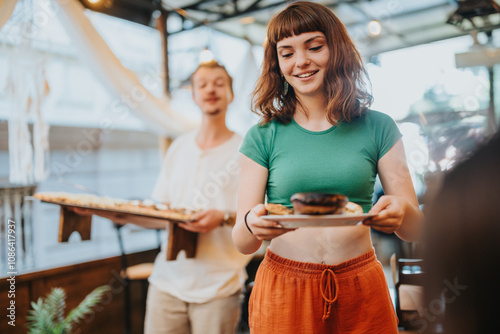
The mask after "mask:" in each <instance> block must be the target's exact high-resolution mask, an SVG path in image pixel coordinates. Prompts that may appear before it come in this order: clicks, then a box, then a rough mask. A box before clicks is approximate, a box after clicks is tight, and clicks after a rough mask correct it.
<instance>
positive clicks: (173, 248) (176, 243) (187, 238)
mask: <svg viewBox="0 0 500 334" xmlns="http://www.w3.org/2000/svg"><path fill="white" fill-rule="evenodd" d="M197 244H198V233H194V232H191V231H187V230H185V229H183V228H181V227H179V226H178V224H176V223H168V244H167V261H173V260H175V259H176V258H177V255H178V254H179V252H180V251H181V250H184V251H185V252H186V257H187V258H193V257H195V255H196V246H197Z"/></svg>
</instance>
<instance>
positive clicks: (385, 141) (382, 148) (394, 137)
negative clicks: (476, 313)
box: [368, 111, 403, 159]
mask: <svg viewBox="0 0 500 334" xmlns="http://www.w3.org/2000/svg"><path fill="white" fill-rule="evenodd" d="M368 115H369V119H370V127H371V132H372V135H373V140H374V142H375V145H376V146H377V150H378V159H380V158H382V157H383V156H384V155H385V154H386V153H387V152H389V150H390V149H391V148H392V147H393V146H394V144H396V142H397V141H398V140H399V138H401V137H402V136H403V135H402V134H401V132H400V131H399V128H398V126H397V125H396V122H394V120H393V119H392V118H391V117H390V116H389V115H386V114H384V113H381V112H378V111H369V112H368Z"/></svg>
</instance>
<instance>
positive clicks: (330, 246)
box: [233, 2, 422, 333]
mask: <svg viewBox="0 0 500 334" xmlns="http://www.w3.org/2000/svg"><path fill="white" fill-rule="evenodd" d="M264 52H265V56H264V62H263V68H262V74H261V76H260V78H259V81H258V83H257V86H256V89H255V91H254V100H253V102H254V111H255V112H257V113H258V114H260V115H261V116H262V121H261V122H260V124H258V125H256V126H254V127H253V128H251V129H250V130H249V132H248V133H247V135H246V136H245V139H244V142H243V144H242V146H241V148H240V152H241V153H242V155H241V175H240V184H239V192H238V212H237V223H236V226H235V228H234V229H233V240H234V243H235V245H236V247H237V248H238V249H239V251H240V252H242V253H245V254H250V253H253V252H255V251H256V250H257V249H259V247H260V246H261V244H262V240H271V243H270V246H269V247H268V249H267V253H266V256H265V258H264V260H263V262H262V264H261V266H260V267H259V270H258V273H257V277H256V279H255V285H254V288H253V291H252V296H251V300H250V327H251V330H252V333H397V319H396V315H395V312H394V307H393V305H392V303H391V299H390V296H389V291H388V288H387V284H386V280H385V276H384V273H383V270H382V265H381V264H380V263H379V262H378V261H377V259H376V257H375V254H374V250H373V246H372V243H371V238H370V227H372V228H374V229H376V230H379V231H383V232H386V233H392V232H395V233H396V234H397V235H398V236H399V237H400V238H402V239H404V240H414V239H416V238H417V237H418V235H419V232H420V225H421V220H422V213H421V211H420V210H419V207H418V201H417V198H416V195H415V191H414V189H413V185H412V182H411V179H410V174H409V172H408V168H407V165H406V161H405V154H404V148H403V144H402V141H401V139H400V138H401V134H400V132H399V131H398V129H397V126H396V124H395V123H394V121H393V120H392V119H391V118H389V117H388V116H386V115H385V114H382V113H379V112H376V111H372V110H369V109H368V108H369V106H370V104H371V102H372V97H371V95H370V94H369V93H368V92H367V90H366V88H365V85H364V79H365V74H366V73H365V70H364V68H363V65H362V60H361V57H360V55H359V53H358V51H357V50H356V48H355V46H354V44H353V42H352V41H351V39H350V38H349V36H348V34H347V32H346V29H345V27H344V26H343V24H342V23H341V22H340V21H339V20H338V18H337V17H336V16H335V15H334V14H333V13H332V12H331V11H330V10H329V9H328V8H326V7H325V6H323V5H320V4H315V3H309V2H295V3H293V4H291V5H289V6H288V7H287V8H286V9H284V10H283V11H282V12H280V13H278V14H277V15H276V16H275V17H274V18H273V19H272V20H271V21H270V23H269V26H268V33H267V44H266V46H265V51H264ZM377 174H378V175H379V177H380V180H381V183H382V185H383V188H384V192H385V194H386V195H385V196H383V197H381V198H380V199H379V201H378V202H377V203H376V204H375V205H374V206H373V207H372V197H373V187H374V183H375V178H376V176H377ZM298 192H323V193H341V194H344V195H347V196H348V197H349V200H350V201H352V202H355V203H357V204H359V205H361V206H362V207H363V209H364V211H365V212H370V213H373V214H376V216H375V217H373V218H371V219H368V220H365V221H364V222H363V224H362V225H359V226H354V227H324V228H320V227H315V228H299V229H296V230H291V229H283V228H280V225H279V223H278V222H272V221H267V220H263V219H261V218H260V217H261V216H262V215H265V214H267V211H266V209H265V206H264V202H265V197H266V195H267V202H269V203H278V204H282V205H286V206H291V203H290V196H291V195H293V194H294V193H298Z"/></svg>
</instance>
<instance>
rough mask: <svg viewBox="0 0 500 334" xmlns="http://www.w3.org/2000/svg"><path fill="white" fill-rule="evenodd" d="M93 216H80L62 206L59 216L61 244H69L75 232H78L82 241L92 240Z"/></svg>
mask: <svg viewBox="0 0 500 334" xmlns="http://www.w3.org/2000/svg"><path fill="white" fill-rule="evenodd" d="M91 227H92V216H80V215H77V214H76V213H74V212H73V211H70V210H68V209H67V208H66V207H64V206H61V213H60V215H59V236H58V241H59V242H67V241H68V240H69V237H70V235H71V234H72V233H73V232H75V231H76V232H78V233H79V234H80V237H81V238H82V240H90V232H91Z"/></svg>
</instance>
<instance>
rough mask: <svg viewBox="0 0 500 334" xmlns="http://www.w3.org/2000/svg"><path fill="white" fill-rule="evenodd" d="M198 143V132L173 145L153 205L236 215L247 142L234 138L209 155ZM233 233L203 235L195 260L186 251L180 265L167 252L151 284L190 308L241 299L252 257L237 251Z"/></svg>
mask: <svg viewBox="0 0 500 334" xmlns="http://www.w3.org/2000/svg"><path fill="white" fill-rule="evenodd" d="M195 138H196V133H195V132H192V133H188V134H186V135H183V136H181V137H179V138H178V139H176V140H175V141H174V142H173V143H172V145H171V146H170V148H169V149H168V151H167V155H166V157H165V159H164V161H163V164H162V167H161V171H160V175H159V178H158V181H157V183H156V186H155V189H154V190H153V195H152V197H153V199H155V200H157V201H161V202H167V203H170V205H171V206H172V207H184V208H190V209H195V210H199V209H217V210H222V211H231V212H235V211H236V204H237V202H236V194H237V187H238V173H239V163H238V149H239V147H240V145H241V142H242V138H241V137H240V136H239V135H237V134H234V135H233V136H232V137H231V138H230V139H229V140H227V141H226V142H224V143H223V144H221V145H219V146H216V147H213V148H211V149H208V150H204V151H203V150H201V149H200V148H199V147H198V145H197V144H196V140H195ZM231 230H232V228H231V227H229V226H224V227H219V228H216V229H214V230H213V231H211V232H210V233H200V234H199V235H198V245H197V250H196V256H195V258H192V259H187V258H186V256H185V253H184V252H183V251H182V252H181V253H180V254H179V255H178V257H177V259H176V260H175V261H166V254H165V249H166V247H164V248H163V250H162V252H160V254H158V256H157V258H156V261H155V267H154V270H153V273H152V275H151V276H150V278H149V282H150V283H151V284H153V285H155V286H156V287H157V288H159V289H160V290H162V291H165V292H167V293H169V294H171V295H173V296H175V297H177V298H179V299H181V300H183V301H185V302H188V303H204V302H207V301H209V300H212V299H215V298H223V297H228V296H230V295H232V294H234V293H236V292H237V291H238V290H240V289H241V288H242V285H243V283H244V282H245V280H246V278H247V276H246V271H245V267H246V265H247V264H248V262H249V261H250V259H251V256H249V255H243V254H241V253H239V252H238V251H237V250H236V248H235V246H234V244H233V240H232V238H231Z"/></svg>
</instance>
